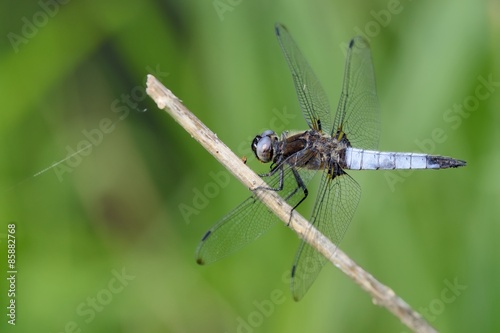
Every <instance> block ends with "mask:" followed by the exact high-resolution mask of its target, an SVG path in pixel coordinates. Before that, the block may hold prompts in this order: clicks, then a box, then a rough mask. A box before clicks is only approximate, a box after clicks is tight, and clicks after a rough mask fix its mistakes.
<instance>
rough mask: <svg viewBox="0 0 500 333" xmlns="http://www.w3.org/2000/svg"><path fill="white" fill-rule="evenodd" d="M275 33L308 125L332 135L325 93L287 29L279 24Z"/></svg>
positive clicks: (328, 106)
mask: <svg viewBox="0 0 500 333" xmlns="http://www.w3.org/2000/svg"><path fill="white" fill-rule="evenodd" d="M275 31H276V36H277V37H278V41H279V43H280V46H281V50H282V51H283V54H284V55H285V58H286V61H287V63H288V67H289V68H290V71H291V72H292V78H293V83H294V84H295V90H296V92H297V96H298V98H299V104H300V107H301V109H302V113H303V114H304V117H305V118H306V122H307V124H308V125H309V127H310V128H312V129H315V130H317V131H323V132H324V133H330V131H331V115H330V105H329V103H328V98H327V96H326V94H325V91H324V90H323V88H322V87H321V84H320V83H319V81H318V79H317V78H316V75H314V72H313V70H312V69H311V66H309V64H308V63H307V61H306V59H305V58H304V56H303V55H302V52H301V51H300V49H299V47H298V46H297V44H296V43H295V41H294V40H293V38H292V36H291V35H290V33H289V32H288V30H287V29H286V27H285V26H284V25H282V24H279V23H277V24H276V26H275Z"/></svg>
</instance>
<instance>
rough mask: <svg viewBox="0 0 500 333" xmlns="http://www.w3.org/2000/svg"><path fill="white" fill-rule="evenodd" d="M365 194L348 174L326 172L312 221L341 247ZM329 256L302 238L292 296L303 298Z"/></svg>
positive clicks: (295, 268)
mask: <svg viewBox="0 0 500 333" xmlns="http://www.w3.org/2000/svg"><path fill="white" fill-rule="evenodd" d="M360 196H361V188H360V187H359V184H358V183H357V182H356V181H355V180H354V179H352V178H351V177H350V176H349V175H348V174H346V173H343V174H341V175H340V176H336V177H335V178H333V179H332V178H331V177H330V175H329V174H328V172H327V171H325V172H324V173H323V176H322V179H321V183H320V188H319V191H318V197H317V198H316V202H315V204H314V209H313V213H312V217H311V220H310V222H311V224H312V225H313V226H315V227H316V228H317V229H318V230H319V231H320V232H321V233H322V234H323V235H325V236H326V237H328V238H329V239H330V240H331V241H332V242H333V243H334V244H335V245H337V246H339V245H340V242H341V241H342V238H343V237H344V234H345V232H346V230H347V228H348V227H349V223H350V222H351V220H352V217H353V215H354V212H355V210H356V207H357V206H358V203H359V198H360ZM326 260H327V259H326V258H325V257H323V255H322V254H321V253H319V252H317V251H316V250H315V249H314V248H312V247H311V246H310V245H309V244H307V243H306V242H304V241H302V243H301V244H300V247H299V249H298V251H297V255H296V256H295V263H294V265H293V267H292V284H291V288H292V295H293V298H294V299H295V300H296V301H298V300H300V299H301V298H302V297H303V296H304V295H305V293H306V292H307V290H308V289H309V287H311V285H312V283H313V282H314V280H316V277H317V276H318V274H319V272H320V271H321V268H322V267H323V265H324V264H325V262H326Z"/></svg>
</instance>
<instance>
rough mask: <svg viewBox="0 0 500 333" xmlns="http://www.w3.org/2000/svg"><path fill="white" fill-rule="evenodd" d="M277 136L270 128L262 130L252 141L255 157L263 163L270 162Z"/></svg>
mask: <svg viewBox="0 0 500 333" xmlns="http://www.w3.org/2000/svg"><path fill="white" fill-rule="evenodd" d="M277 141H278V136H277V135H276V133H274V132H273V131H271V130H267V131H264V132H262V134H260V135H257V136H256V137H255V139H253V141H252V150H253V153H254V154H255V157H257V159H258V160H259V161H261V162H263V163H268V162H271V161H272V159H273V155H274V146H275V143H276V142H277Z"/></svg>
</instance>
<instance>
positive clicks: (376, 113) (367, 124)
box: [331, 36, 380, 149]
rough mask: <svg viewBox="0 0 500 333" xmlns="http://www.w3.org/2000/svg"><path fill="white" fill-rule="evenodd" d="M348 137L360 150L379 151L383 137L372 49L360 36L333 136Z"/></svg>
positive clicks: (348, 64) (352, 44)
mask: <svg viewBox="0 0 500 333" xmlns="http://www.w3.org/2000/svg"><path fill="white" fill-rule="evenodd" d="M343 133H345V134H346V135H347V139H348V140H349V141H350V142H351V145H352V146H353V147H356V148H363V149H376V148H377V146H378V141H379V136H380V106H379V102H378V97H377V91H376V88H375V75H374V72H373V64H372V57H371V51H370V45H369V44H368V42H367V41H366V40H365V39H363V38H362V37H360V36H357V37H355V38H353V39H352V40H351V42H350V43H349V48H348V50H347V58H346V65H345V72H344V82H343V86H342V93H341V95H340V100H339V105H338V107H337V113H336V114H335V119H334V122H333V129H332V133H331V134H332V136H336V137H337V138H339V136H340V135H343Z"/></svg>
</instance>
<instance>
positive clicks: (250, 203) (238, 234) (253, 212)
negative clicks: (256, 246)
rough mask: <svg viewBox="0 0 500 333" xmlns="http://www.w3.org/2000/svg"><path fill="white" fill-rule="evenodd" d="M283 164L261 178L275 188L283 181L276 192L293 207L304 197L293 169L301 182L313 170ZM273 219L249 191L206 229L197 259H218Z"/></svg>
mask: <svg viewBox="0 0 500 333" xmlns="http://www.w3.org/2000/svg"><path fill="white" fill-rule="evenodd" d="M304 158H307V156H304ZM282 167H283V168H282V169H281V170H282V171H280V170H279V169H278V170H276V172H275V173H274V174H273V175H272V176H269V177H265V178H264V179H265V180H266V181H267V184H268V185H269V186H270V188H274V189H277V188H279V187H280V183H281V182H283V183H282V184H283V186H282V187H283V188H282V190H281V191H279V192H278V193H279V194H280V196H281V197H283V198H285V199H286V201H287V202H288V203H289V204H290V205H291V206H292V207H294V206H295V205H296V204H298V203H299V202H300V201H301V200H302V199H303V198H304V191H303V189H301V188H300V187H299V186H298V183H297V180H296V178H295V176H294V174H293V170H295V171H296V172H297V174H298V175H299V176H300V178H301V180H302V182H303V184H304V185H307V183H308V182H309V181H310V180H311V178H312V176H313V175H314V173H315V171H311V170H299V169H293V168H292V167H291V166H290V165H288V164H283V165H282ZM256 191H264V192H266V191H272V190H270V189H257V190H256ZM276 221H278V218H277V217H276V215H274V213H272V212H271V211H270V210H269V209H267V207H266V206H265V205H264V204H262V203H261V201H260V200H259V199H258V198H257V196H256V195H252V196H251V197H249V198H248V199H246V200H245V201H243V203H241V204H240V205H239V206H238V207H236V208H235V209H234V210H232V211H231V212H230V213H229V214H227V215H226V216H224V217H223V218H222V219H221V220H220V221H219V222H217V223H216V224H215V225H214V226H213V227H212V228H211V229H210V230H208V231H207V232H206V233H205V235H204V236H203V238H202V240H201V242H200V244H199V245H198V248H197V250H196V261H197V262H198V263H199V264H201V265H203V264H209V263H212V262H214V261H216V260H219V259H221V258H223V257H225V256H227V255H229V254H231V253H233V252H234V251H236V250H238V249H240V248H242V247H243V246H245V245H246V244H248V243H250V242H252V241H253V240H255V239H257V238H259V237H260V236H262V235H263V234H264V233H266V232H267V231H268V230H269V229H270V228H271V227H272V226H273V225H274V224H275V223H276Z"/></svg>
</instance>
